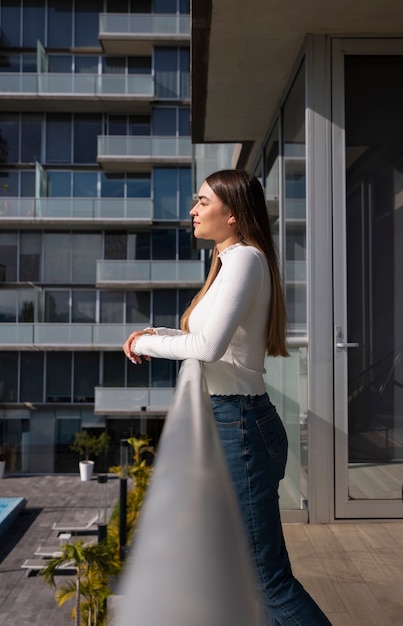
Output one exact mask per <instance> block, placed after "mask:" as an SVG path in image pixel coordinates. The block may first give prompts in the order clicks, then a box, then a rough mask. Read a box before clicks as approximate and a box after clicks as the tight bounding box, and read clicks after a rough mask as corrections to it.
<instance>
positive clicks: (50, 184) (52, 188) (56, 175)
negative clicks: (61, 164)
mask: <svg viewBox="0 0 403 626" xmlns="http://www.w3.org/2000/svg"><path fill="white" fill-rule="evenodd" d="M47 174H48V180H47V193H48V196H49V197H52V198H70V196H71V172H59V171H56V172H54V171H52V170H48V173H47Z"/></svg>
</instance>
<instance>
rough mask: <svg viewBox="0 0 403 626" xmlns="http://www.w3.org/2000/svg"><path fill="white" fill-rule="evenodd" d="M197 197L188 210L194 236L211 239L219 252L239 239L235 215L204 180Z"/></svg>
mask: <svg viewBox="0 0 403 626" xmlns="http://www.w3.org/2000/svg"><path fill="white" fill-rule="evenodd" d="M197 198H198V201H197V203H196V204H195V206H194V207H193V208H192V210H191V211H190V215H191V216H192V217H193V228H194V236H195V237H196V238H198V239H199V238H201V239H212V240H213V241H214V242H215V243H216V245H217V248H218V250H219V252H220V251H221V250H224V248H226V247H227V246H229V245H232V244H233V243H235V242H237V241H239V239H238V237H237V235H236V227H235V222H236V220H235V217H234V216H233V214H232V213H231V210H230V209H229V208H228V207H227V206H225V204H223V202H222V201H221V200H220V198H219V197H218V196H217V195H216V194H215V193H214V191H213V190H212V189H211V187H209V185H208V184H207V183H206V182H204V183H203V184H202V186H201V187H200V189H199V193H198V195H197Z"/></svg>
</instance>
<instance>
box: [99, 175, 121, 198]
mask: <svg viewBox="0 0 403 626" xmlns="http://www.w3.org/2000/svg"><path fill="white" fill-rule="evenodd" d="M124 193H125V177H124V174H106V173H104V172H102V173H101V197H102V198H123V197H124Z"/></svg>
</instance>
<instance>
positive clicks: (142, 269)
mask: <svg viewBox="0 0 403 626" xmlns="http://www.w3.org/2000/svg"><path fill="white" fill-rule="evenodd" d="M204 279H205V276H204V264H203V263H202V261H97V278H96V284H97V287H118V288H124V287H127V286H132V287H136V286H141V287H147V288H154V289H158V288H164V287H167V288H172V287H175V286H178V287H182V288H198V287H201V285H202V284H203V282H204Z"/></svg>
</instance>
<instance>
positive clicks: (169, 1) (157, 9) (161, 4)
mask: <svg viewBox="0 0 403 626" xmlns="http://www.w3.org/2000/svg"><path fill="white" fill-rule="evenodd" d="M176 2H177V0H154V13H176Z"/></svg>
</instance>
